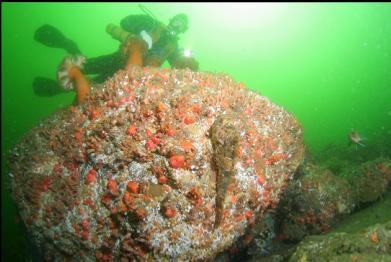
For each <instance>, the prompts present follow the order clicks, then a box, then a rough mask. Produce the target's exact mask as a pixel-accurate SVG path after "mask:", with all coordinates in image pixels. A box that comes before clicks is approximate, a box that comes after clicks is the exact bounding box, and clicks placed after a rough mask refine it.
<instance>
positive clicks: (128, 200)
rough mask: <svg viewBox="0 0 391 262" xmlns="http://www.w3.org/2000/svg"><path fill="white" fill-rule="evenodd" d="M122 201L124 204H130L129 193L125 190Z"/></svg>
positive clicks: (130, 197)
mask: <svg viewBox="0 0 391 262" xmlns="http://www.w3.org/2000/svg"><path fill="white" fill-rule="evenodd" d="M123 201H124V202H125V204H127V205H130V204H131V203H132V196H131V195H130V193H129V192H127V191H126V192H125V193H124V197H123Z"/></svg>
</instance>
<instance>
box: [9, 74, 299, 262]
mask: <svg viewBox="0 0 391 262" xmlns="http://www.w3.org/2000/svg"><path fill="white" fill-rule="evenodd" d="M303 152H304V146H303V141H302V129H301V126H300V124H299V123H298V122H297V120H296V119H295V118H294V117H293V116H292V115H291V114H290V113H288V112H286V111H285V110H284V109H283V108H281V107H280V106H277V105H275V104H273V103H271V102H270V101H269V100H268V99H267V98H265V97H263V96H261V95H259V94H257V93H255V92H252V91H250V90H248V89H246V88H244V85H243V84H241V83H237V82H235V81H234V80H232V78H230V77H229V76H227V75H222V74H214V73H208V72H192V71H190V70H170V69H158V68H149V67H145V68H140V67H133V68H132V69H130V70H129V71H122V70H121V71H118V72H117V73H116V74H115V75H114V76H113V77H112V78H110V79H109V80H108V81H107V82H106V83H105V84H104V85H102V86H93V87H92V89H91V92H90V94H89V95H88V97H87V98H86V102H85V103H84V104H82V105H80V106H77V107H70V108H65V109H62V110H60V111H58V112H56V113H54V114H53V115H52V116H50V117H49V118H47V119H45V120H43V121H42V123H40V124H39V125H38V126H36V127H35V128H33V129H32V130H31V131H30V132H29V133H28V134H27V135H26V136H25V137H24V138H23V139H22V141H20V143H19V144H18V145H17V146H16V147H15V148H14V149H13V150H11V152H10V157H9V158H10V162H9V166H10V172H11V173H12V174H13V178H12V181H11V185H12V194H13V196H14V198H15V200H16V202H17V204H18V207H19V210H20V214H21V217H22V219H23V221H24V222H25V224H26V227H27V229H28V230H29V231H30V232H31V233H32V236H33V238H34V242H35V244H36V245H37V247H38V248H40V249H42V250H43V251H44V254H45V259H46V260H49V261H52V260H54V261H57V260H58V261H63V260H67V261H68V260H72V261H96V260H98V261H134V260H137V261H139V260H142V261H144V260H145V261H151V260H158V261H172V260H181V261H191V260H210V259H213V258H214V257H216V255H218V254H219V253H221V252H224V251H229V250H232V249H234V248H235V246H234V243H235V242H236V241H238V240H239V239H245V240H246V243H247V242H250V241H251V237H249V236H251V235H254V234H248V231H249V230H252V225H253V224H254V221H260V220H262V218H263V216H264V214H265V211H266V210H267V209H271V208H276V207H277V205H278V203H279V199H280V196H281V194H282V192H283V191H284V189H285V188H286V187H287V184H288V182H289V180H290V179H291V178H292V175H293V172H294V171H295V169H296V168H297V166H298V165H299V164H300V162H301V161H302V159H303ZM254 230H255V229H254Z"/></svg>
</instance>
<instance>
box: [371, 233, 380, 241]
mask: <svg viewBox="0 0 391 262" xmlns="http://www.w3.org/2000/svg"><path fill="white" fill-rule="evenodd" d="M370 238H371V241H372V242H373V243H379V238H378V237H377V233H376V232H373V233H372V234H371V237H370Z"/></svg>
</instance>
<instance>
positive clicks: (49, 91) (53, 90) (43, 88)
mask: <svg viewBox="0 0 391 262" xmlns="http://www.w3.org/2000/svg"><path fill="white" fill-rule="evenodd" d="M33 89H34V93H35V94H36V95H37V96H44V97H49V96H55V95H58V94H61V93H65V92H66V90H64V89H63V88H62V87H61V86H60V84H59V83H58V82H57V81H56V80H53V79H49V78H45V77H36V78H35V79H34V83H33Z"/></svg>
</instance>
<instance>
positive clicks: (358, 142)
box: [349, 130, 365, 146]
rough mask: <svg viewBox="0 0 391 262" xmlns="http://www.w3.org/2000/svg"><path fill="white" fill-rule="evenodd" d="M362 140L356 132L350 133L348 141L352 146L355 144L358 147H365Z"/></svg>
mask: <svg viewBox="0 0 391 262" xmlns="http://www.w3.org/2000/svg"><path fill="white" fill-rule="evenodd" d="M363 140H364V139H363V138H362V137H361V136H360V134H359V133H358V132H357V131H354V130H352V131H350V133H349V141H350V142H351V143H352V144H356V145H360V146H365V145H364V144H363V143H362V141H363Z"/></svg>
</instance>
